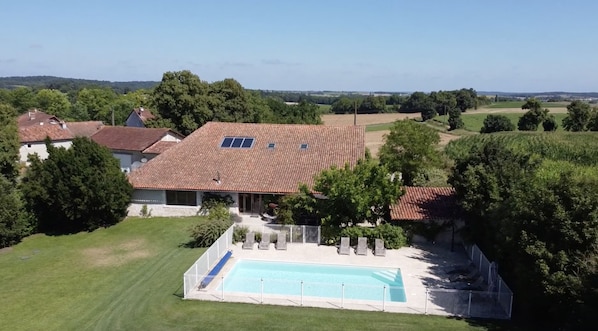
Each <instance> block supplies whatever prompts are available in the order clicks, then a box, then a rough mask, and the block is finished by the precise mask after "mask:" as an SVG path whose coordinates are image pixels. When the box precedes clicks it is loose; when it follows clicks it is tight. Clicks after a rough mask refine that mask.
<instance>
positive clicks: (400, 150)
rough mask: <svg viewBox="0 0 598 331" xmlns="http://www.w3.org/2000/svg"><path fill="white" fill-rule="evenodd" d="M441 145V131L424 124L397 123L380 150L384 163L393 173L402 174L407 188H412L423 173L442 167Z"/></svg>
mask: <svg viewBox="0 0 598 331" xmlns="http://www.w3.org/2000/svg"><path fill="white" fill-rule="evenodd" d="M439 142H440V136H439V135H438V132H437V131H436V130H434V129H432V128H430V127H428V126H426V125H424V124H419V123H416V122H414V121H411V120H402V121H396V122H395V123H394V124H393V126H392V127H391V128H390V133H389V134H387V135H386V136H385V138H384V144H383V145H382V147H381V148H380V153H379V157H380V163H382V164H383V165H385V166H386V167H387V168H388V169H389V170H390V171H391V172H400V173H401V176H402V178H403V181H404V183H405V185H412V183H413V179H414V178H415V177H416V176H417V174H418V173H419V172H420V171H423V170H424V169H425V168H430V167H434V166H436V165H437V164H439V162H440V153H439V152H438V150H437V149H436V147H437V145H438V143H439Z"/></svg>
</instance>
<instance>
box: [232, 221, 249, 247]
mask: <svg viewBox="0 0 598 331" xmlns="http://www.w3.org/2000/svg"><path fill="white" fill-rule="evenodd" d="M247 233H249V228H248V227H246V226H239V225H237V226H235V228H234V230H233V243H239V242H243V241H244V240H245V237H246V236H247Z"/></svg>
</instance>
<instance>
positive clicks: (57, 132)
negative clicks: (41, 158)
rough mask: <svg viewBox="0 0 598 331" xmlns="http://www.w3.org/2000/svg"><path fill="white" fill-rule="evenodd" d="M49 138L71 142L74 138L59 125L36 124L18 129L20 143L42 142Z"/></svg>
mask: <svg viewBox="0 0 598 331" xmlns="http://www.w3.org/2000/svg"><path fill="white" fill-rule="evenodd" d="M46 137H50V140H52V141H55V140H71V139H73V138H74V136H73V134H72V133H71V131H69V130H68V129H63V128H62V127H61V126H60V124H43V125H40V124H37V125H36V126H26V127H23V128H19V140H20V142H21V143H34V142H42V141H44V140H45V139H46Z"/></svg>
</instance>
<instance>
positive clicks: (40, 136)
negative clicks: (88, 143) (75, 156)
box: [17, 109, 75, 163]
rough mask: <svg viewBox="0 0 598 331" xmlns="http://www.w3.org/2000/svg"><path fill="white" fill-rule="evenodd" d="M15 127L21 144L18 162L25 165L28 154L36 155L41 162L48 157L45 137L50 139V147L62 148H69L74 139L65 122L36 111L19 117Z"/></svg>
mask: <svg viewBox="0 0 598 331" xmlns="http://www.w3.org/2000/svg"><path fill="white" fill-rule="evenodd" d="M17 126H18V130H19V141H20V143H21V147H20V148H19V154H20V156H19V160H20V162H23V163H27V158H28V156H29V155H30V154H37V155H38V157H39V158H40V159H42V160H43V159H46V158H47V157H48V151H47V149H46V143H45V140H46V137H48V138H50V140H51V141H52V145H54V146H56V147H64V148H69V147H70V146H71V141H72V140H73V138H74V137H75V136H74V135H73V133H72V132H71V131H70V130H68V129H67V125H66V123H65V122H63V121H61V120H60V119H58V118H57V117H56V116H54V115H49V114H46V113H44V112H41V111H38V110H37V109H33V110H31V111H29V112H27V113H25V114H22V115H21V116H19V117H18V118H17Z"/></svg>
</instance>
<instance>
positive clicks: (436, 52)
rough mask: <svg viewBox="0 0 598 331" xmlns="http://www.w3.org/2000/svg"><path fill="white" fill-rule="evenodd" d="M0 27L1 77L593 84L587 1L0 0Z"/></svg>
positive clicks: (417, 85)
mask: <svg viewBox="0 0 598 331" xmlns="http://www.w3.org/2000/svg"><path fill="white" fill-rule="evenodd" d="M0 31H1V33H0V45H1V48H0V76H30V75H54V76H62V77H72V78H85V79H101V80H110V81H129V80H154V81H158V80H160V79H161V78H162V74H163V73H164V72H166V71H178V70H184V69H188V70H191V71H192V72H194V73H195V74H197V75H199V77H200V78H201V79H203V80H206V81H209V82H212V81H217V80H222V79H224V78H234V79H236V80H238V81H239V82H240V83H241V84H242V85H243V86H245V87H246V88H254V89H273V90H345V91H348V90H351V91H433V90H449V89H457V88H461V87H466V88H469V87H472V88H474V89H476V90H480V91H482V90H483V91H511V92H535V91H571V92H582V91H598V35H597V33H598V2H597V1H582V0H569V1H556V0H544V1H539V0H520V1H514V0H501V1H482V0H469V1H468V0H451V1H448V0H437V1H432V0H421V1H415V0H413V1H400V0H395V1H383V0H379V1H352V0H345V1H336V0H330V1H326V0H319V1H311V0H305V1H267V0H263V1H260V0H254V1H249V0H246V1H232V0H222V1H199V0H193V1H192V0H189V1H183V0H170V1H150V0H146V1H137V0H128V1H127V0H123V1H112V0H103V1H96V0H87V1H67V0H55V1H45V0H22V1H3V3H2V6H0Z"/></svg>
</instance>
